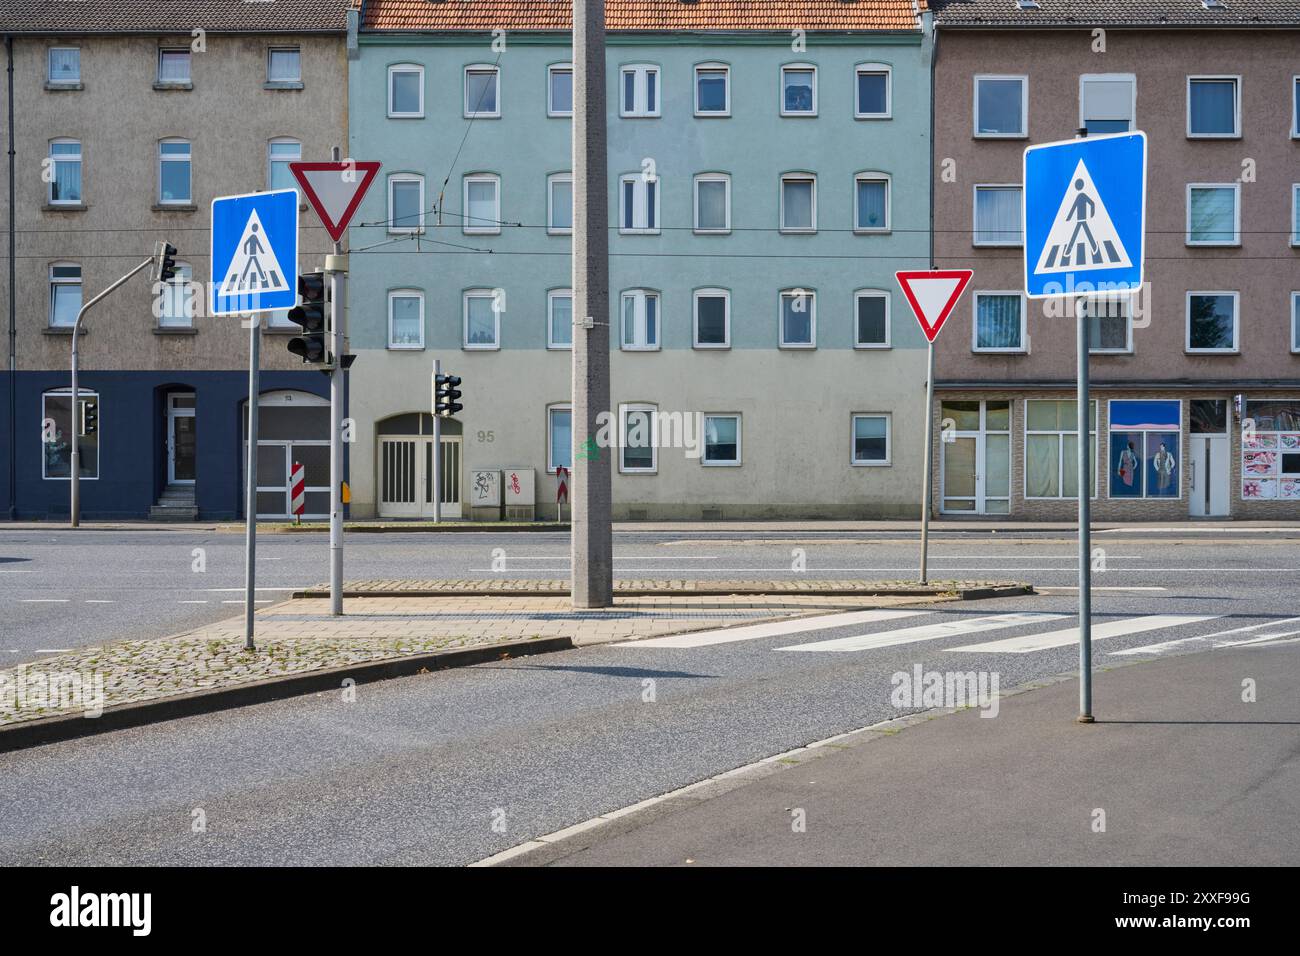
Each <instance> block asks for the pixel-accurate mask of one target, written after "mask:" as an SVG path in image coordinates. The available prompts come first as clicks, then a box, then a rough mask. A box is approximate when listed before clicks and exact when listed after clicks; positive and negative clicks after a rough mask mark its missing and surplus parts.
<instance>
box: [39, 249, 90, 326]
mask: <svg viewBox="0 0 1300 956" xmlns="http://www.w3.org/2000/svg"><path fill="white" fill-rule="evenodd" d="M72 266H75V267H76V268H77V270H78V273H79V275H78V276H77V278H76V279H69V278H67V277H65V276H57V277H56V276H55V275H54V270H55V269H58V268H69V267H72ZM45 278H46V288H47V289H48V292H47V295H48V296H49V300H50V302H49V308H48V309H47V311H46V315H45V327H46V328H47V329H70V328H72V326H71V325H55V324H54V298H55V296H54V287H55V286H56V285H75V286H77V287H79V288H80V289H81V304H82V305H83V306H84V305H85V304H86V287H85V281H86V270H85V268H83V267H82V265H81V263H80V262H71V261H68V260H59V261H57V262H51V263H50V265H49V268H48V269H47V270H46V271H45Z"/></svg>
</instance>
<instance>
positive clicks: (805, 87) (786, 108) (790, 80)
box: [781, 63, 817, 116]
mask: <svg viewBox="0 0 1300 956" xmlns="http://www.w3.org/2000/svg"><path fill="white" fill-rule="evenodd" d="M781 115H782V116H816V115H817V67H815V66H812V65H811V64H807V63H796V64H793V65H791V66H783V67H781Z"/></svg>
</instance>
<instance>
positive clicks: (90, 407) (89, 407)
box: [81, 400, 99, 435]
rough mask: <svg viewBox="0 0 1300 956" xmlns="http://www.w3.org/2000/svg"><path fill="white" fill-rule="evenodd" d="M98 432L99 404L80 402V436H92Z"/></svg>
mask: <svg viewBox="0 0 1300 956" xmlns="http://www.w3.org/2000/svg"><path fill="white" fill-rule="evenodd" d="M98 430H99V403H98V402H87V401H84V400H83V401H82V403H81V434H82V435H93V434H95V432H97V431H98Z"/></svg>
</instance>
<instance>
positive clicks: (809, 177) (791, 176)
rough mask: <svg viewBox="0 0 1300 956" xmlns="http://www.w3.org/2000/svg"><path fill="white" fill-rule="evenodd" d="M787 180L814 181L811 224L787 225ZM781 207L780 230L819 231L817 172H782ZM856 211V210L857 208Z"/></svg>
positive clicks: (804, 232)
mask: <svg viewBox="0 0 1300 956" xmlns="http://www.w3.org/2000/svg"><path fill="white" fill-rule="evenodd" d="M787 182H809V183H812V197H811V200H810V201H811V204H812V225H811V226H787V225H786V224H785V184H786V183H787ZM778 205H779V207H780V217H781V218H780V220H779V225H780V231H781V232H783V233H788V234H791V235H811V234H812V233H814V232H816V231H817V174H816V173H809V172H797V171H796V172H789V173H782V174H781V194H780V196H779V197H778ZM855 212H856V210H855Z"/></svg>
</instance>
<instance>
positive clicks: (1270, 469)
mask: <svg viewBox="0 0 1300 956" xmlns="http://www.w3.org/2000/svg"><path fill="white" fill-rule="evenodd" d="M1242 418H1243V419H1249V420H1251V421H1253V422H1254V423H1255V432H1254V434H1253V435H1245V434H1243V436H1242V439H1241V497H1242V499H1243V500H1250V499H1261V498H1282V499H1287V500H1290V501H1295V500H1297V499H1300V403H1297V402H1296V401H1295V400H1294V399H1268V400H1264V401H1256V400H1253V399H1252V400H1250V401H1247V402H1246V408H1245V411H1244V412H1243V413H1242Z"/></svg>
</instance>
